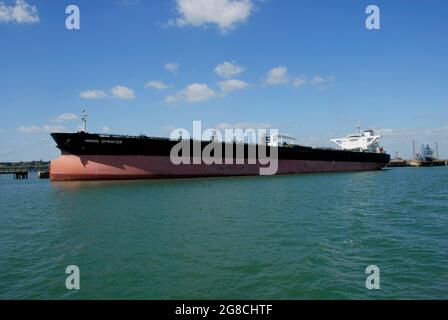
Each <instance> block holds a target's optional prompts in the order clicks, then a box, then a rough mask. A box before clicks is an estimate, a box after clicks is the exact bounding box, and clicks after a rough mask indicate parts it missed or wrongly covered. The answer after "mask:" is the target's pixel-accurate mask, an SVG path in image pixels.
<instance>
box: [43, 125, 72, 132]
mask: <svg viewBox="0 0 448 320" xmlns="http://www.w3.org/2000/svg"><path fill="white" fill-rule="evenodd" d="M42 130H44V131H46V132H67V131H68V130H67V128H66V127H65V126H60V125H54V126H53V125H44V126H43V127H42Z"/></svg>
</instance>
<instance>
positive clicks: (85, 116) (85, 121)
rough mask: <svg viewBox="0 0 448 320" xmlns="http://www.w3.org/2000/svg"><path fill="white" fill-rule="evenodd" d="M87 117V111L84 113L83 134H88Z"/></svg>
mask: <svg viewBox="0 0 448 320" xmlns="http://www.w3.org/2000/svg"><path fill="white" fill-rule="evenodd" d="M87 117H88V114H87V112H86V111H85V110H83V111H82V115H81V120H82V132H87Z"/></svg>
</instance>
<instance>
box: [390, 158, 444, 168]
mask: <svg viewBox="0 0 448 320" xmlns="http://www.w3.org/2000/svg"><path fill="white" fill-rule="evenodd" d="M447 165H448V160H434V161H421V160H403V159H392V160H391V161H390V162H389V164H388V165H387V167H388V168H399V167H415V168H416V167H443V166H447Z"/></svg>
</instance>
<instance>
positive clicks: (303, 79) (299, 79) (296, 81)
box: [292, 76, 308, 88]
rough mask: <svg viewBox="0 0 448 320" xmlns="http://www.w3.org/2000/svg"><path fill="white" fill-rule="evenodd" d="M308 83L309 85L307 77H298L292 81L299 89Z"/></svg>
mask: <svg viewBox="0 0 448 320" xmlns="http://www.w3.org/2000/svg"><path fill="white" fill-rule="evenodd" d="M307 83H308V80H307V79H306V77H305V76H301V77H297V78H295V79H294V80H293V81H292V85H293V86H294V87H298V88H299V87H302V86H304V85H306V84H307Z"/></svg>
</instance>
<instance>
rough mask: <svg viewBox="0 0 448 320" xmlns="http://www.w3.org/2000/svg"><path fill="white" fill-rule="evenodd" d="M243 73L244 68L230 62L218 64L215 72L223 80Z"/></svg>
mask: <svg viewBox="0 0 448 320" xmlns="http://www.w3.org/2000/svg"><path fill="white" fill-rule="evenodd" d="M243 71H244V69H243V67H241V66H239V65H237V64H235V63H232V62H228V61H225V62H223V63H221V64H218V65H217V66H216V68H215V72H216V73H217V74H218V75H219V76H220V77H223V78H232V77H234V76H236V75H239V74H240V73H241V72H243Z"/></svg>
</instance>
